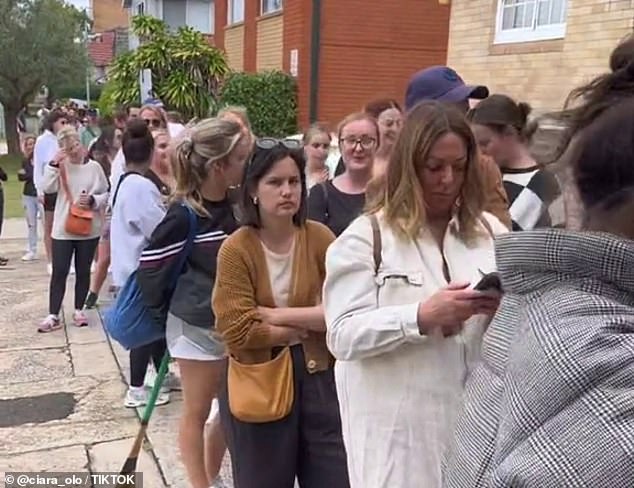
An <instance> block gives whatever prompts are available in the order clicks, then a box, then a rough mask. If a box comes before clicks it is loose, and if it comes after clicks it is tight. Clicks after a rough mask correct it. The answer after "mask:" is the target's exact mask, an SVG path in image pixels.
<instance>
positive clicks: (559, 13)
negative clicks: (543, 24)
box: [551, 0, 566, 24]
mask: <svg viewBox="0 0 634 488" xmlns="http://www.w3.org/2000/svg"><path fill="white" fill-rule="evenodd" d="M552 2H553V15H552V17H551V21H552V23H553V24H563V23H564V22H566V0H552Z"/></svg>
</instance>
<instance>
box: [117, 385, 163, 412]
mask: <svg viewBox="0 0 634 488" xmlns="http://www.w3.org/2000/svg"><path fill="white" fill-rule="evenodd" d="M148 398H149V392H148V391H147V390H146V389H145V388H143V387H136V388H135V387H133V386H131V387H130V388H128V392H127V393H126V395H125V400H124V401H123V405H124V406H126V407H127V408H138V407H143V406H145V405H147V402H148ZM169 401H170V397H169V394H166V393H159V396H158V397H157V398H156V405H157V406H159V405H165V404H166V403H169Z"/></svg>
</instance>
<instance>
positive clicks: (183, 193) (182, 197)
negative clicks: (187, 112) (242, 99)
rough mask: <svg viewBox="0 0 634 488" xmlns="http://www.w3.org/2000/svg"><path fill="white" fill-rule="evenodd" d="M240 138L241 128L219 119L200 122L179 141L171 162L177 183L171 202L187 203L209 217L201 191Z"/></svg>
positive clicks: (200, 213)
mask: <svg viewBox="0 0 634 488" xmlns="http://www.w3.org/2000/svg"><path fill="white" fill-rule="evenodd" d="M242 137H244V134H243V132H242V128H241V127H240V124H238V123H237V122H234V121H232V120H227V119H221V118H218V117H216V118H212V119H204V120H201V121H200V122H198V123H197V124H196V125H194V126H193V127H191V128H190V129H188V130H187V133H186V134H185V135H183V136H182V137H179V141H178V144H177V145H176V149H175V151H174V159H173V161H172V165H173V168H172V169H173V171H174V177H175V179H176V188H175V190H174V194H173V199H174V200H178V201H184V202H186V203H187V204H188V205H190V206H191V207H192V208H193V209H194V210H195V211H196V213H198V214H199V215H201V216H208V215H209V214H208V212H207V211H206V210H205V207H204V206H203V197H202V195H201V193H200V187H201V186H202V184H203V183H204V181H205V180H206V179H207V175H208V174H209V171H210V170H211V168H212V166H213V165H214V163H217V162H219V161H222V160H225V159H226V158H227V157H228V156H229V155H230V154H231V152H232V151H233V150H234V149H235V147H236V146H237V145H238V143H239V142H240V140H241V139H242Z"/></svg>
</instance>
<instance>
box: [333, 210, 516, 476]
mask: <svg viewBox="0 0 634 488" xmlns="http://www.w3.org/2000/svg"><path fill="white" fill-rule="evenodd" d="M378 217H379V222H380V227H381V235H382V239H381V240H382V264H381V266H380V268H379V271H378V274H377V275H376V276H375V272H374V261H373V245H372V228H371V224H370V219H369V217H367V216H361V217H359V218H358V219H356V220H355V221H354V222H353V223H352V224H351V225H350V226H349V227H348V229H347V230H346V231H345V232H344V233H343V234H342V235H341V236H339V238H338V239H337V240H336V241H335V242H334V243H333V244H332V245H331V246H330V248H329V250H328V253H327V257H326V282H325V284H324V310H325V315H326V324H327V333H326V338H327V343H328V347H329V349H330V351H331V352H332V354H333V355H334V356H335V358H336V359H337V363H336V365H335V376H336V384H337V393H338V396H339V404H340V410H341V418H342V430H343V439H344V443H345V447H346V451H347V457H348V469H349V473H350V484H351V488H436V487H439V486H440V483H441V459H442V455H443V451H444V450H445V446H446V444H447V442H448V440H449V438H450V437H451V435H452V431H453V426H454V420H455V417H456V414H457V412H458V410H459V409H460V407H461V398H462V392H463V389H464V384H465V382H466V377H467V374H468V372H469V371H470V370H471V368H472V367H473V366H474V365H475V364H474V363H475V361H476V360H477V359H478V358H479V353H480V343H481V340H482V335H483V333H484V329H485V327H486V325H487V323H488V318H486V317H483V316H476V317H472V318H471V319H469V320H468V321H467V322H466V323H465V324H464V329H463V332H462V333H461V334H459V335H456V336H453V337H448V338H443V337H442V336H441V335H440V333H438V335H431V336H423V335H421V334H420V333H419V330H418V324H417V319H416V317H417V311H418V304H419V303H420V302H421V301H424V300H426V299H427V298H428V297H430V296H431V295H433V294H434V293H435V292H437V291H438V290H439V289H440V288H443V287H445V286H447V281H446V279H445V277H444V274H443V259H442V254H441V250H440V249H439V247H438V245H437V244H436V241H435V240H434V238H433V237H432V235H431V233H430V232H429V231H426V232H424V233H423V234H422V235H421V237H420V238H419V239H418V240H417V241H416V242H414V241H406V240H403V239H399V238H398V237H397V236H396V235H395V234H394V233H393V232H392V230H391V229H390V228H389V227H387V226H386V225H385V224H384V223H383V222H382V219H381V216H380V215H379V216H378ZM483 218H485V219H486V220H487V221H488V223H489V224H490V227H491V230H492V232H493V234H501V233H505V232H508V229H507V228H506V227H505V226H504V225H503V224H502V223H501V222H500V221H499V220H497V219H496V218H495V217H494V216H493V215H491V214H483ZM457 225H458V223H457V221H456V220H452V221H451V222H450V224H449V227H448V229H451V228H455V227H456V226H457ZM480 225H481V226H482V237H480V238H479V239H477V242H476V243H475V244H473V245H472V246H467V245H466V244H465V243H463V242H462V241H461V240H460V239H459V237H458V236H457V234H456V233H454V232H451V231H449V230H448V231H447V233H446V235H445V238H444V246H443V253H444V256H445V260H446V262H447V265H448V268H449V275H450V277H451V280H452V281H468V282H471V283H473V284H475V283H476V282H478V281H479V280H480V278H481V275H480V272H479V270H482V271H483V272H484V273H488V272H491V271H494V269H495V257H494V251H493V238H492V236H491V234H490V232H489V230H488V229H486V227H485V225H484V224H480Z"/></svg>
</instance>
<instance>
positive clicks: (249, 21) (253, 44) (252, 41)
mask: <svg viewBox="0 0 634 488" xmlns="http://www.w3.org/2000/svg"><path fill="white" fill-rule="evenodd" d="M259 15H260V1H259V0H256V1H254V0H251V1H250V2H249V1H248V0H246V1H245V2H244V71H255V70H256V57H257V55H256V50H257V38H258V26H257V17H258V16H259Z"/></svg>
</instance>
